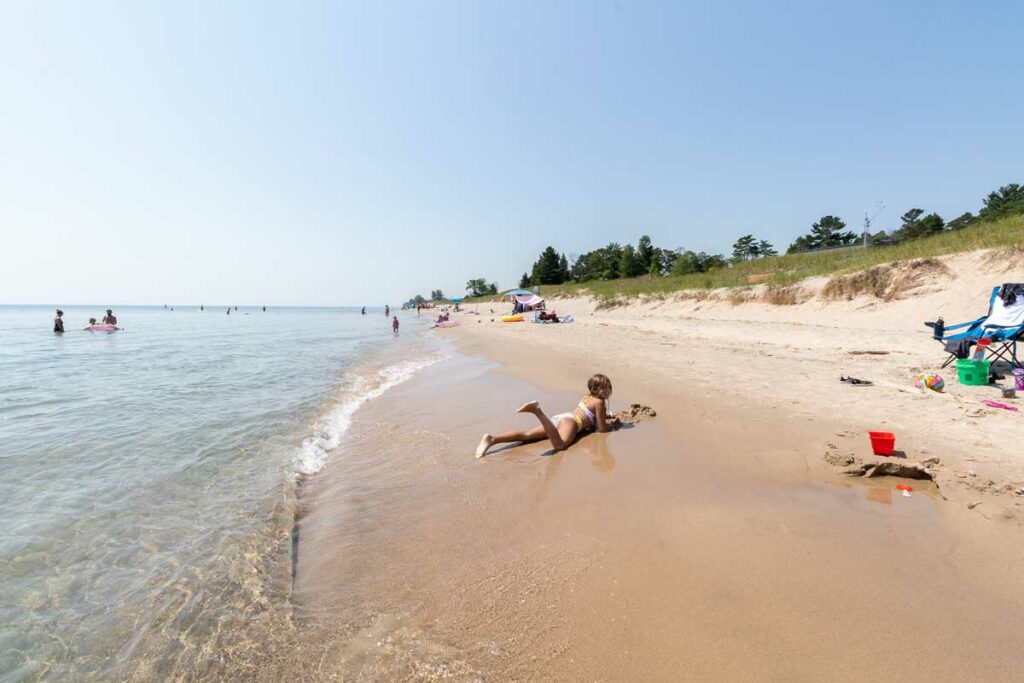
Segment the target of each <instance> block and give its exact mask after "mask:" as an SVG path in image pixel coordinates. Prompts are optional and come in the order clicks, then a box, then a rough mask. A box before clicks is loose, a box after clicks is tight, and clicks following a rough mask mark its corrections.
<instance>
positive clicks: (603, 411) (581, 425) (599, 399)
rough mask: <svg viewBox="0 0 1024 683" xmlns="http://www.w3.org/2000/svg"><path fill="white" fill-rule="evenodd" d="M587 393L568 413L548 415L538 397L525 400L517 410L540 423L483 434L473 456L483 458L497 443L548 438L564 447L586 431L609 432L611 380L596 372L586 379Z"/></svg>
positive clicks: (531, 441)
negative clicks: (522, 429)
mask: <svg viewBox="0 0 1024 683" xmlns="http://www.w3.org/2000/svg"><path fill="white" fill-rule="evenodd" d="M587 391H588V392H589V393H588V394H587V395H586V396H584V397H583V398H582V399H580V402H579V403H578V404H576V407H575V408H573V410H572V412H571V413H559V414H558V415H555V416H553V417H550V418H549V417H548V416H547V415H545V414H544V411H543V410H541V408H540V404H539V403H537V401H530V402H529V403H524V404H523V405H522V406H521V407H520V408H519V410H517V411H516V412H517V413H532V414H533V415H534V416H535V417H536V418H537V420H539V421H540V426H539V427H534V428H533V429H531V430H530V431H526V432H523V431H511V432H502V433H501V434H493V435H492V434H484V435H483V438H481V439H480V445H478V446H477V447H476V457H478V458H482V457H483V456H484V455H486V454H487V451H488V450H489V449H490V448H491V446H493V445H495V444H499V443H513V442H519V443H533V442H534V441H542V440H543V439H550V440H551V445H552V446H553V447H554V449H555V451H564V450H565V449H566V448H568V447H569V446H571V445H572V444H573V442H574V441H576V439H577V437H579V436H580V435H581V434H584V433H586V432H588V431H591V430H593V431H597V432H610V431H611V430H612V427H611V422H610V420H609V418H608V397H609V396H611V395H612V381H611V380H610V379H608V377H606V376H605V375H602V374H596V375H594V376H593V377H591V378H590V380H589V381H588V382H587Z"/></svg>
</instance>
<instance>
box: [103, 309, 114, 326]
mask: <svg viewBox="0 0 1024 683" xmlns="http://www.w3.org/2000/svg"><path fill="white" fill-rule="evenodd" d="M103 324H104V325H116V324H117V316H115V315H114V312H113V311H112V310H110V309H109V308H108V309H107V314H106V315H105V316H103Z"/></svg>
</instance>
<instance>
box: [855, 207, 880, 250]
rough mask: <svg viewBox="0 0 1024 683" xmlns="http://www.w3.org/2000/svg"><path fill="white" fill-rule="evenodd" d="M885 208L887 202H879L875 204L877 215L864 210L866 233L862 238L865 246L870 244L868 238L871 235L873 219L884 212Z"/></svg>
mask: <svg viewBox="0 0 1024 683" xmlns="http://www.w3.org/2000/svg"><path fill="white" fill-rule="evenodd" d="M884 208H885V203H884V202H878V203H877V204H875V215H873V216H868V212H867V211H865V212H864V234H863V235H861V239H862V241H863V245H864V246H865V247H867V246H868V238H869V237H871V221H873V220H875V219H876V218H878V216H879V215H880V214H881V213H882V209H884Z"/></svg>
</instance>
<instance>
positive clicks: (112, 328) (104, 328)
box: [82, 309, 173, 332]
mask: <svg viewBox="0 0 1024 683" xmlns="http://www.w3.org/2000/svg"><path fill="white" fill-rule="evenodd" d="M172 310H173V309H172ZM82 329H84V330H85V331H86V332H117V331H118V330H120V329H121V328H120V327H118V326H117V325H109V324H106V323H101V324H98V325H97V324H96V318H89V324H88V325H86V326H85V327H83V328H82Z"/></svg>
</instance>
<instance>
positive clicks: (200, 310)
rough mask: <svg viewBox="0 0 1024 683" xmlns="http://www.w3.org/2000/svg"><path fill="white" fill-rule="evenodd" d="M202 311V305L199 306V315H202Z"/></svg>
mask: <svg viewBox="0 0 1024 683" xmlns="http://www.w3.org/2000/svg"><path fill="white" fill-rule="evenodd" d="M203 310H205V309H204V308H203V305H202V304H199V312H200V313H202V312H203Z"/></svg>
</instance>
